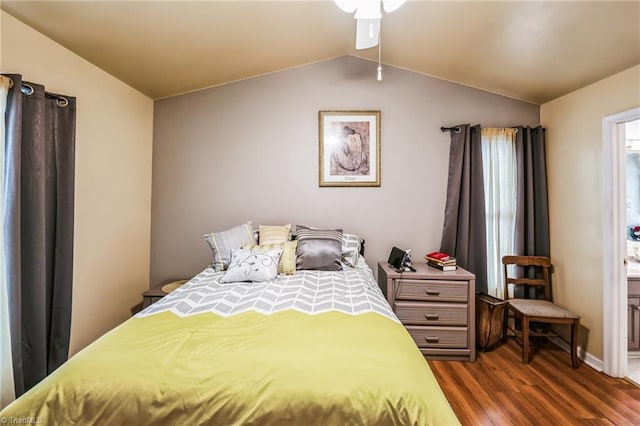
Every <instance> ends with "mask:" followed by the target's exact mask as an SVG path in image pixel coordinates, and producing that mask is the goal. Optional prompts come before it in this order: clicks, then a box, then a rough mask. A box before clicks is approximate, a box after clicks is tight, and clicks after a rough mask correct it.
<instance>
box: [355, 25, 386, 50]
mask: <svg viewBox="0 0 640 426" xmlns="http://www.w3.org/2000/svg"><path fill="white" fill-rule="evenodd" d="M379 34H380V19H358V20H357V25H356V49H358V50H362V49H369V48H370V47H375V46H377V45H378V39H379Z"/></svg>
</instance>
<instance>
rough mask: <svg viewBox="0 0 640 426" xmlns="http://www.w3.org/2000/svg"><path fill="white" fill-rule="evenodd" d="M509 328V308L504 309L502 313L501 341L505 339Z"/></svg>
mask: <svg viewBox="0 0 640 426" xmlns="http://www.w3.org/2000/svg"><path fill="white" fill-rule="evenodd" d="M508 330H509V308H507V309H505V310H504V312H503V314H502V341H503V342H506V341H507V332H508Z"/></svg>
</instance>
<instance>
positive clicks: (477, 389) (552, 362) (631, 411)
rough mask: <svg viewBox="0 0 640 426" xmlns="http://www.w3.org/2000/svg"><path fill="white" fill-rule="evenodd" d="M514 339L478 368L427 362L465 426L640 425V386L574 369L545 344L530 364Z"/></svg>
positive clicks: (582, 368)
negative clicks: (526, 363)
mask: <svg viewBox="0 0 640 426" xmlns="http://www.w3.org/2000/svg"><path fill="white" fill-rule="evenodd" d="M521 356H522V352H521V350H520V347H519V346H518V345H517V343H516V342H515V341H514V340H513V338H509V339H508V340H507V342H506V343H499V344H498V345H496V346H494V347H493V348H491V350H490V351H487V352H485V353H482V352H478V359H477V361H476V362H475V363H470V362H458V361H429V364H430V365H431V369H432V370H433V372H434V374H435V375H436V377H437V379H438V382H440V386H441V387H442V390H443V391H444V394H445V395H446V396H447V399H448V400H449V403H450V404H451V406H452V407H453V410H454V411H455V413H456V415H457V416H458V418H459V419H460V422H461V423H462V424H463V425H474V426H475V425H640V387H638V386H636V385H634V384H632V383H631V382H629V381H627V380H625V379H614V378H612V377H609V376H607V375H606V374H603V373H598V372H597V371H595V370H594V369H592V368H591V367H589V366H588V365H586V364H583V363H580V366H579V367H578V368H577V369H575V370H573V369H572V368H571V367H570V359H569V354H568V353H567V352H565V351H563V350H562V349H560V348H558V347H557V346H555V345H553V344H552V343H546V344H541V345H540V348H539V349H537V350H535V352H534V353H533V354H532V357H531V360H530V361H529V364H528V365H524V364H522V363H521Z"/></svg>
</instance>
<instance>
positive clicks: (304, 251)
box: [296, 225, 342, 271]
mask: <svg viewBox="0 0 640 426" xmlns="http://www.w3.org/2000/svg"><path fill="white" fill-rule="evenodd" d="M296 239H297V240H298V248H297V251H296V269H307V270H318V271H342V262H341V260H342V229H315V228H310V227H308V226H303V225H296Z"/></svg>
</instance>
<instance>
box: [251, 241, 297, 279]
mask: <svg viewBox="0 0 640 426" xmlns="http://www.w3.org/2000/svg"><path fill="white" fill-rule="evenodd" d="M297 247H298V241H296V240H293V241H286V242H284V243H278V244H260V245H257V244H246V245H244V246H242V248H243V249H245V250H255V251H265V250H272V249H276V248H280V249H282V255H281V256H280V263H278V274H284V275H294V274H295V273H296V248H297Z"/></svg>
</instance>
